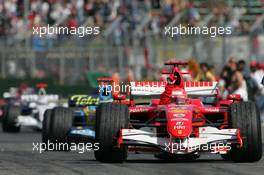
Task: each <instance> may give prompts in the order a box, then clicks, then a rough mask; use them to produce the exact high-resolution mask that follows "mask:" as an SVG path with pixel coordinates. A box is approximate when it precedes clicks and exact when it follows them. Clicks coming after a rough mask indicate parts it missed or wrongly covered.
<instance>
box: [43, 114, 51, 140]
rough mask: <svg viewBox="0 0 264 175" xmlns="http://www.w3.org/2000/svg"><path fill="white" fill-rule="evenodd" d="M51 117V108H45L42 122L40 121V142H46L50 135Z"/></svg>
mask: <svg viewBox="0 0 264 175" xmlns="http://www.w3.org/2000/svg"><path fill="white" fill-rule="evenodd" d="M51 118H52V109H47V110H46V111H45V113H44V118H43V123H42V142H43V143H48V140H50V137H51Z"/></svg>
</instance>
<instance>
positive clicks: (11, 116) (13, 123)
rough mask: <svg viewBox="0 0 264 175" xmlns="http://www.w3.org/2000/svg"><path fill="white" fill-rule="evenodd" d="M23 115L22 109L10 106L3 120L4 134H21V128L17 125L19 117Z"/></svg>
mask: <svg viewBox="0 0 264 175" xmlns="http://www.w3.org/2000/svg"><path fill="white" fill-rule="evenodd" d="M20 113H21V109H20V107H18V106H8V107H7V108H6V109H5V112H4V118H3V123H2V126H3V131H4V132H19V131H20V126H19V125H18V123H17V120H18V116H19V115H20Z"/></svg>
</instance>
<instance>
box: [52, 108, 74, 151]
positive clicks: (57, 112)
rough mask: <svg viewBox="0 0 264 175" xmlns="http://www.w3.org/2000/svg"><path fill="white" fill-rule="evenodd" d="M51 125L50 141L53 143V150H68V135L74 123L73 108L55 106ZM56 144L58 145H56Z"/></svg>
mask: <svg viewBox="0 0 264 175" xmlns="http://www.w3.org/2000/svg"><path fill="white" fill-rule="evenodd" d="M50 121H51V125H50V139H49V140H50V142H51V143H53V149H52V148H50V147H49V149H48V150H53V151H68V150H69V149H70V144H69V143H68V140H67V136H68V133H69V131H70V129H71V127H72V125H73V115H72V110H71V109H68V108H63V107H57V108H54V109H53V111H52V117H51V120H50ZM54 145H56V146H54Z"/></svg>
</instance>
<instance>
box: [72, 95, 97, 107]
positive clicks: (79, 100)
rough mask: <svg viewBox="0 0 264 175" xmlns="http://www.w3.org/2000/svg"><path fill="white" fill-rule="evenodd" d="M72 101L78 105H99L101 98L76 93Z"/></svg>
mask: <svg viewBox="0 0 264 175" xmlns="http://www.w3.org/2000/svg"><path fill="white" fill-rule="evenodd" d="M70 99H71V101H74V102H75V104H76V105H83V106H85V105H98V104H99V98H98V97H93V96H89V95H74V96H72V97H71V98H70Z"/></svg>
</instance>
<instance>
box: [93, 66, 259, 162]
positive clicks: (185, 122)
mask: <svg viewBox="0 0 264 175" xmlns="http://www.w3.org/2000/svg"><path fill="white" fill-rule="evenodd" d="M165 65H168V66H172V71H170V72H167V74H168V78H167V82H166V83H164V82H158V83H157V82H132V83H131V91H130V93H131V95H130V100H129V101H124V100H120V101H117V102H112V103H102V104H100V105H99V106H98V108H97V111H96V130H95V135H96V136H95V139H96V142H98V143H99V145H100V149H99V150H97V151H95V158H96V160H98V161H101V162H123V161H125V160H126V157H127V152H128V151H129V150H133V151H147V152H149V151H154V152H156V154H155V155H156V157H158V158H161V159H171V158H173V159H182V158H183V159H185V158H187V159H195V158H197V157H198V156H199V154H200V153H202V152H209V153H218V154H221V155H222V157H223V158H224V159H231V160H233V161H237V162H254V161H258V160H260V159H261V157H262V140H261V125H260V116H259V111H258V109H257V108H256V105H255V104H254V103H252V102H243V101H242V100H241V97H240V95H237V94H231V95H229V96H228V97H227V99H224V100H219V98H218V89H217V82H184V80H183V77H182V75H183V73H182V72H180V71H179V69H178V67H179V65H186V63H185V62H178V61H170V62H167V63H165ZM135 96H143V97H151V98H152V99H151V101H150V103H149V104H138V105H137V104H135V101H134V97H135ZM155 96H159V98H153V97H155ZM146 128H152V130H146Z"/></svg>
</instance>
